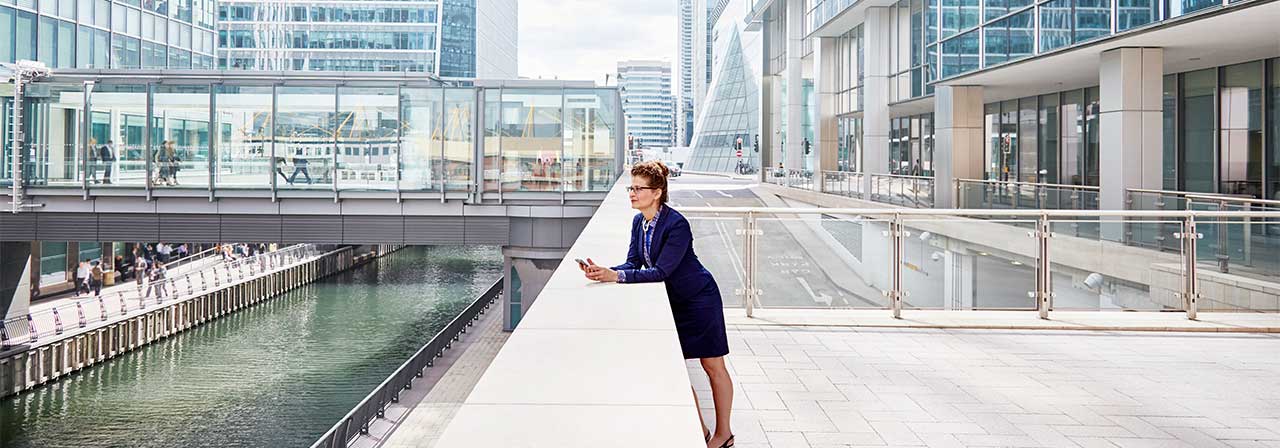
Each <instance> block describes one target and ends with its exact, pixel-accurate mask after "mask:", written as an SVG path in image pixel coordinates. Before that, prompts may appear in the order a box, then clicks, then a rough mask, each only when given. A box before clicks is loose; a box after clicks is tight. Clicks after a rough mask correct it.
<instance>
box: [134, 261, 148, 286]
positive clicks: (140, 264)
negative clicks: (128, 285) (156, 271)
mask: <svg viewBox="0 0 1280 448" xmlns="http://www.w3.org/2000/svg"><path fill="white" fill-rule="evenodd" d="M145 278H147V259H146V258H145V257H136V258H134V262H133V279H134V280H136V281H137V282H138V286H139V287H141V286H142V280H143V279H145Z"/></svg>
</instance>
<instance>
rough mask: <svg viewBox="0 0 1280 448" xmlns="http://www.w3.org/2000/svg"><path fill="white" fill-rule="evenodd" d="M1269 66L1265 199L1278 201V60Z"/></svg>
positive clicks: (1279, 128) (1279, 133) (1279, 64)
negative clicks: (1268, 155) (1269, 96)
mask: <svg viewBox="0 0 1280 448" xmlns="http://www.w3.org/2000/svg"><path fill="white" fill-rule="evenodd" d="M1267 63H1268V64H1270V65H1271V68H1270V70H1268V71H1267V73H1270V74H1271V79H1268V80H1267V83H1268V84H1270V88H1271V98H1268V99H1267V108H1268V109H1270V110H1268V111H1267V117H1268V119H1269V120H1270V123H1269V124H1268V126H1267V127H1268V128H1269V130H1268V131H1267V133H1268V138H1267V145H1268V146H1270V148H1269V149H1267V151H1268V152H1269V153H1270V157H1269V159H1268V160H1270V162H1269V164H1268V166H1267V176H1266V178H1267V184H1268V185H1267V188H1266V190H1267V191H1266V194H1267V196H1266V199H1280V58H1276V59H1272V60H1270V61H1267Z"/></svg>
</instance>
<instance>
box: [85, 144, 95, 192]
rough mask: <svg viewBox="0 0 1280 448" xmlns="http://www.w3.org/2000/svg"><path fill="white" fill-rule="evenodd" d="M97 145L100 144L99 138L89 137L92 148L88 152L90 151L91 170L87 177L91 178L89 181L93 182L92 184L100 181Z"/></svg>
mask: <svg viewBox="0 0 1280 448" xmlns="http://www.w3.org/2000/svg"><path fill="white" fill-rule="evenodd" d="M97 145H98V141H97V140H95V139H92V138H90V139H89V148H91V149H90V150H89V151H88V152H89V163H88V165H89V172H88V173H87V175H86V176H85V177H87V178H89V183H91V184H96V183H98V148H97Z"/></svg>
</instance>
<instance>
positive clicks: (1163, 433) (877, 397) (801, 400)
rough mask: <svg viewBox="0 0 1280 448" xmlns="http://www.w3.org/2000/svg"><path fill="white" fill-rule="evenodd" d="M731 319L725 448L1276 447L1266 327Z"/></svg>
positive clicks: (1274, 364) (1272, 363) (701, 382)
mask: <svg viewBox="0 0 1280 448" xmlns="http://www.w3.org/2000/svg"><path fill="white" fill-rule="evenodd" d="M736 311H737V313H734V312H730V313H728V314H736V315H741V310H736ZM775 311H778V310H767V311H766V314H767V313H773V312H775ZM822 313H830V311H822ZM952 313H953V314H969V313H963V312H952ZM834 314H836V315H839V314H840V313H834ZM912 314H915V313H912ZM1099 314H1105V313H1099ZM1124 315H1128V314H1124ZM1140 316H1142V315H1140ZM1010 317H1012V316H1010ZM831 319H833V320H834V319H835V318H834V317H832V318H831ZM1031 319H1034V317H1032V318H1031ZM731 320H732V321H733V322H732V323H731V324H730V326H729V341H730V350H731V353H730V355H729V357H728V364H729V367H730V370H731V372H732V374H733V377H734V382H735V384H734V387H735V391H736V394H735V402H734V408H735V411H734V414H733V425H734V428H733V431H734V432H735V434H737V439H736V440H737V446H738V447H740V448H752V447H772V448H789V447H852V446H903V447H987V446H1000V447H1095V446H1096V447H1262V446H1267V447H1278V446H1280V387H1278V386H1277V385H1280V381H1278V380H1277V378H1280V357H1277V356H1276V355H1277V354H1280V335H1275V334H1238V333H1186V332H1178V333H1154V332H1120V331H1095V332H1082V331H1052V330H1034V331H1031V330H993V329H933V328H873V327H853V326H843V327H834V326H787V325H782V324H779V323H776V322H772V321H767V320H757V321H758V322H760V323H758V324H752V323H751V322H752V321H748V320H746V319H745V318H737V317H735V318H733V319H731ZM686 366H687V367H688V369H689V373H690V378H691V379H692V383H693V385H694V388H695V389H696V390H697V393H698V403H699V406H700V407H701V408H702V412H703V418H704V420H705V421H706V422H707V423H708V425H712V424H713V422H714V420H713V415H714V411H713V407H712V402H711V393H710V387H709V385H708V382H707V380H706V376H705V374H703V373H702V371H701V368H700V367H699V366H698V364H697V363H696V362H694V361H690V362H688V363H687V365H686Z"/></svg>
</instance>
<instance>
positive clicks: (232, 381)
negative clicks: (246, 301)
mask: <svg viewBox="0 0 1280 448" xmlns="http://www.w3.org/2000/svg"><path fill="white" fill-rule="evenodd" d="M501 271H502V255H501V253H500V252H499V250H498V248H496V247H465V248H464V247H432V248H426V247H410V248H406V249H403V250H401V251H398V252H396V253H394V254H392V255H390V256H388V257H385V258H384V259H382V260H379V261H378V262H375V263H371V264H369V265H365V266H362V267H359V268H356V269H354V270H351V271H348V272H344V273H341V274H338V275H335V276H333V277H330V278H328V279H325V280H323V281H321V282H318V283H314V284H312V285H308V286H305V287H302V288H299V289H296V290H293V291H290V292H288V293H285V294H284V295H282V296H281V297H277V298H275V299H272V300H269V301H266V302H263V303H262V304H260V305H258V306H255V307H252V308H248V309H245V310H241V311H239V312H237V313H234V314H230V315H228V316H225V317H223V318H222V319H218V320H216V321H213V322H210V323H207V324H205V325H203V326H200V327H197V328H194V329H191V330H189V331H187V332H184V333H181V334H178V335H176V336H174V337H170V338H168V339H165V340H163V341H160V342H158V343H155V344H152V345H150V346H147V347H145V348H142V349H140V350H136V351H134V352H131V353H128V354H125V355H122V356H121V357H118V358H116V359H113V360H111V361H108V362H106V363H104V364H99V365H98V366H95V367H92V368H89V369H85V370H83V371H81V372H80V373H77V374H75V375H73V376H72V377H70V378H69V379H67V380H63V381H60V382H57V383H54V384H51V385H48V386H46V387H43V388H40V389H37V390H34V391H30V392H28V393H25V394H22V395H19V396H17V397H10V398H8V399H5V400H4V401H0V447H24V448H25V447H42V448H44V447H306V446H310V445H311V443H312V442H315V440H316V439H317V438H319V437H320V435H321V434H323V433H324V432H325V431H327V430H328V429H329V427H330V426H332V425H333V424H334V423H336V422H337V421H338V419H340V418H342V417H343V416H344V415H346V413H347V412H348V411H350V410H351V408H352V407H353V406H355V404H356V403H357V402H359V401H360V400H361V399H363V398H364V397H365V395H367V394H368V393H369V391H371V390H372V389H373V387H374V386H376V385H378V383H380V382H382V380H383V379H385V378H386V377H387V376H388V375H389V374H391V372H392V371H393V370H395V368H396V367H398V366H399V365H400V364H401V363H402V362H404V360H405V359H407V358H408V357H409V355H411V354H413V352H414V351H416V350H417V349H418V348H419V347H421V346H422V345H423V344H425V343H426V342H427V341H428V340H430V339H431V336H432V335H434V334H435V333H436V332H437V331H438V330H439V329H441V328H443V327H444V326H445V325H446V324H448V322H449V321H450V320H452V319H453V317H454V316H455V315H456V314H457V313H458V312H460V311H461V310H462V309H463V308H464V307H465V306H466V304H467V303H468V302H469V301H470V300H472V299H473V298H475V297H476V296H477V295H479V294H480V293H481V292H483V291H484V290H485V289H486V288H487V287H488V286H489V285H491V284H492V283H493V282H494V281H496V280H497V279H498V277H499V276H500V275H501Z"/></svg>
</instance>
